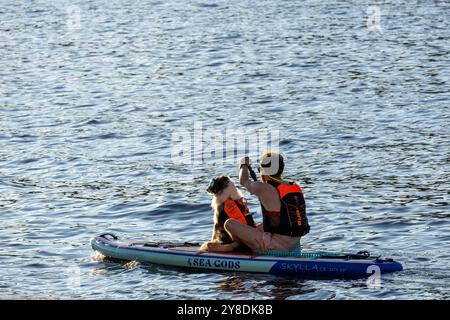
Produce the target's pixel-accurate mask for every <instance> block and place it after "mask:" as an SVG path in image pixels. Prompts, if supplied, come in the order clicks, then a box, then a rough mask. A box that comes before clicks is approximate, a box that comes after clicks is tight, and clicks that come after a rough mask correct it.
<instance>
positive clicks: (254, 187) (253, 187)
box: [239, 157, 267, 197]
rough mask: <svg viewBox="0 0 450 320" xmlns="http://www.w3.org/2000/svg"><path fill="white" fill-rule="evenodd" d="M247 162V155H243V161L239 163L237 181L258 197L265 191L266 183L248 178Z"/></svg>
mask: <svg viewBox="0 0 450 320" xmlns="http://www.w3.org/2000/svg"><path fill="white" fill-rule="evenodd" d="M249 162H250V160H249V159H248V157H245V163H243V164H242V165H241V170H240V172H239V183H240V184H241V186H243V187H244V188H245V189H247V190H248V191H249V192H250V193H252V194H254V195H256V196H257V197H259V196H261V195H262V194H263V193H264V192H266V191H267V185H266V184H265V183H262V182H259V181H252V180H251V179H250V173H249V170H248V166H249Z"/></svg>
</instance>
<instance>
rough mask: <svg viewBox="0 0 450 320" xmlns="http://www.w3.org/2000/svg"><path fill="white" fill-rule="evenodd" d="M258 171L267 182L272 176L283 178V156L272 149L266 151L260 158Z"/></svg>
mask: <svg viewBox="0 0 450 320" xmlns="http://www.w3.org/2000/svg"><path fill="white" fill-rule="evenodd" d="M258 171H259V173H260V175H261V180H262V181H263V182H267V180H269V179H270V177H272V178H277V179H281V176H282V174H283V171H284V158H283V156H282V155H281V154H279V153H278V152H275V151H271V150H268V151H266V152H264V154H263V155H262V156H261V158H260V159H259V167H258Z"/></svg>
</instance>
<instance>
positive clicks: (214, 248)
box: [207, 242, 235, 252]
mask: <svg viewBox="0 0 450 320" xmlns="http://www.w3.org/2000/svg"><path fill="white" fill-rule="evenodd" d="M207 246H208V251H209V252H230V251H233V250H234V249H235V246H234V245H233V243H230V244H222V243H217V242H210V243H208V244H207Z"/></svg>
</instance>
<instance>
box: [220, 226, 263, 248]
mask: <svg viewBox="0 0 450 320" xmlns="http://www.w3.org/2000/svg"><path fill="white" fill-rule="evenodd" d="M224 228H225V230H226V231H227V232H228V234H229V235H230V237H231V238H232V239H233V241H235V242H239V243H242V244H245V245H246V246H247V247H249V248H250V249H252V250H266V249H265V247H266V245H267V244H266V242H267V241H268V239H265V238H267V237H270V234H268V233H266V232H264V231H262V230H259V229H256V228H253V227H250V226H249V225H246V224H243V223H242V222H239V221H237V220H235V219H228V220H227V221H225V224H224Z"/></svg>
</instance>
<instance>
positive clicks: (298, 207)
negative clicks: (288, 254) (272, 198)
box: [261, 180, 310, 237]
mask: <svg viewBox="0 0 450 320" xmlns="http://www.w3.org/2000/svg"><path fill="white" fill-rule="evenodd" d="M268 183H269V184H270V185H272V186H273V187H275V188H276V189H277V192H278V196H279V198H280V203H281V210H280V211H268V210H266V209H265V208H264V206H263V205H262V204H261V208H262V212H263V226H264V231H265V232H270V233H277V234H281V235H286V236H290V237H302V236H304V235H305V234H307V233H308V232H309V230H310V227H309V223H308V218H307V216H306V205H305V199H304V197H303V191H302V189H301V188H300V186H299V185H297V184H296V183H295V182H289V184H284V183H280V182H276V181H273V180H269V181H268Z"/></svg>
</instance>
